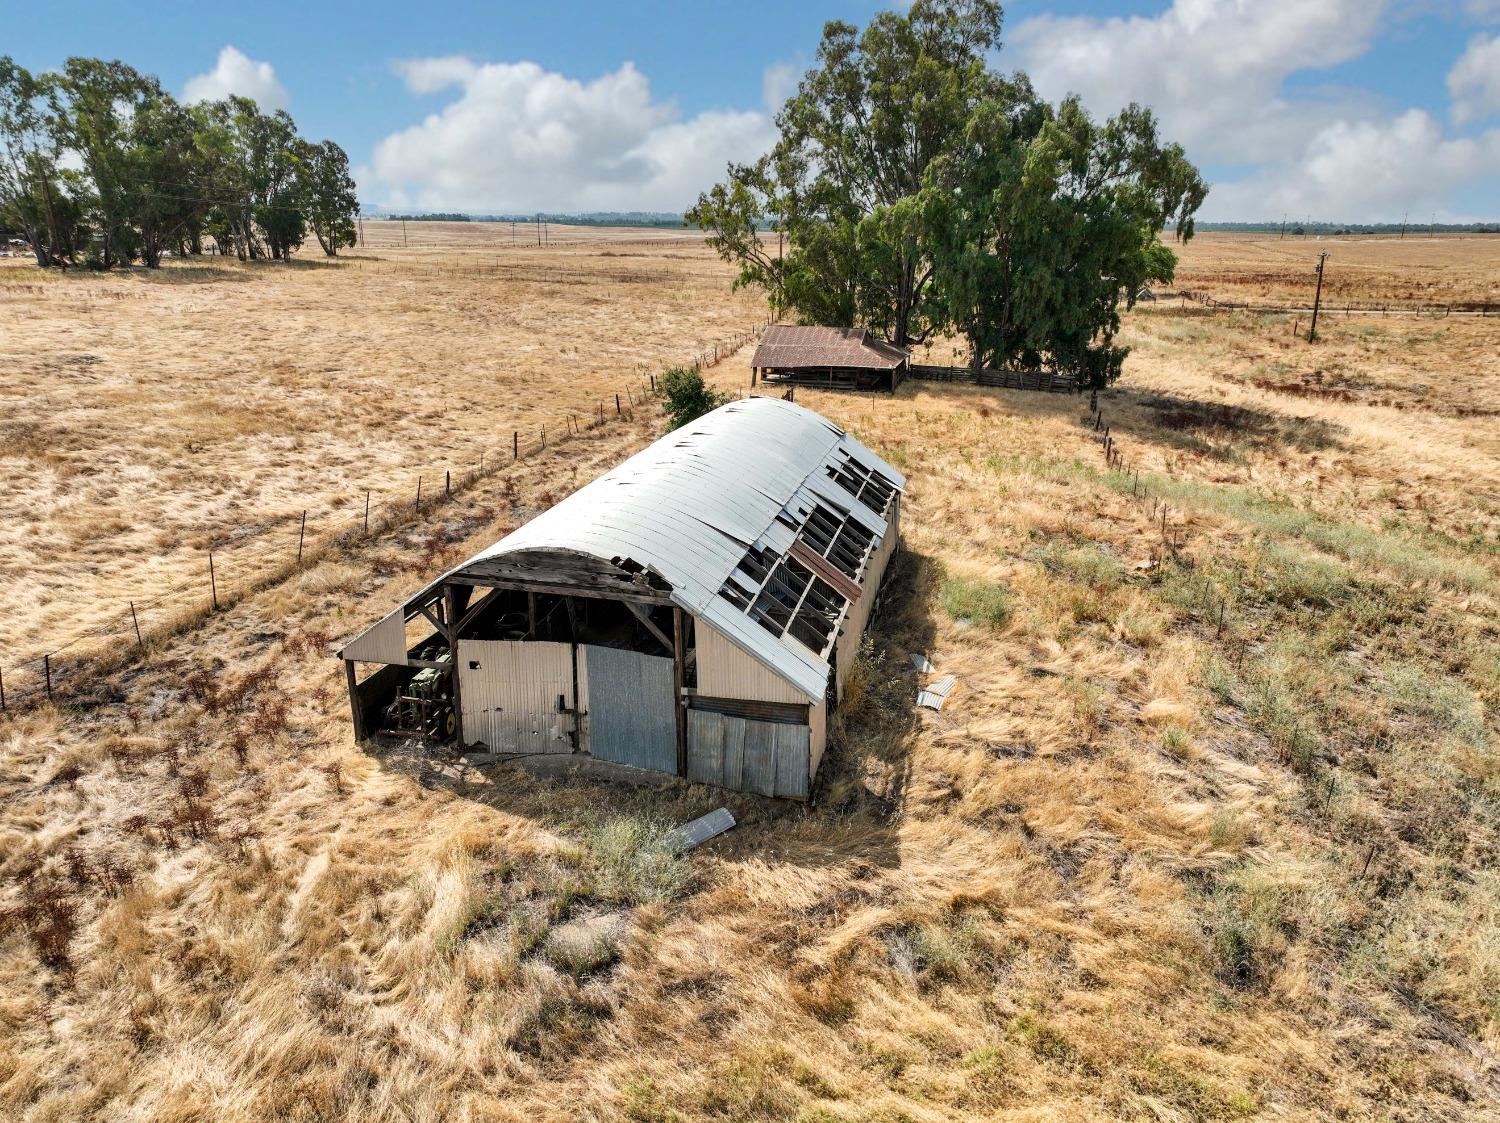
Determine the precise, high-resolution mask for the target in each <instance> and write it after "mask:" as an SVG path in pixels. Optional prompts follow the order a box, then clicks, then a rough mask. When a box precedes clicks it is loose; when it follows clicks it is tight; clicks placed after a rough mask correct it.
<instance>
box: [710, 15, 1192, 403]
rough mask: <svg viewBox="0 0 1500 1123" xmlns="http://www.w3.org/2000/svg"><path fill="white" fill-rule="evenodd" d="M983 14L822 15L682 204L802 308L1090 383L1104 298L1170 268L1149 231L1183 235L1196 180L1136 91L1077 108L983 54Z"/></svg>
mask: <svg viewBox="0 0 1500 1123" xmlns="http://www.w3.org/2000/svg"><path fill="white" fill-rule="evenodd" d="M1000 25H1001V9H1000V5H999V4H998V3H995V2H994V0H916V3H914V4H912V5H911V7H910V9H908V10H907V11H904V12H882V13H880V14H879V15H877V16H875V17H874V19H873V20H871V22H870V23H869V25H868V26H867V27H866V28H865V29H864V30H863V31H862V32H861V31H860V29H858V28H856V27H853V26H851V25H850V24H847V23H844V22H841V21H835V22H832V23H829V24H828V25H827V26H826V27H825V28H824V31H823V40H822V43H821V45H820V46H819V48H818V55H817V65H816V66H815V67H814V69H812V70H810V71H808V72H807V74H806V75H805V76H804V77H803V78H802V81H801V83H800V84H799V86H798V89H797V92H796V94H795V95H794V96H793V97H791V98H790V99H789V100H788V101H787V102H786V104H785V105H784V106H782V108H781V110H780V111H779V112H778V114H777V116H776V124H777V128H778V130H779V132H780V139H779V141H778V143H777V144H776V145H775V147H774V148H773V149H772V150H771V152H770V153H769V154H767V155H766V156H765V157H763V158H761V159H760V160H758V161H756V162H755V163H753V164H744V165H735V164H731V165H730V167H729V171H728V177H727V179H726V181H725V182H723V183H721V184H719V185H718V186H716V187H715V188H713V189H712V190H711V191H709V192H707V193H706V194H704V195H702V196H701V197H700V198H699V200H698V203H697V205H696V206H695V207H693V208H692V210H690V211H689V212H688V214H687V216H686V217H687V219H688V220H689V221H690V222H692V223H693V224H695V225H697V226H699V227H701V228H702V229H704V230H706V231H707V232H708V234H709V244H710V245H712V246H714V247H715V248H717V249H718V251H719V252H720V254H721V255H722V256H723V257H724V258H726V259H727V260H730V261H733V262H735V263H737V264H738V265H739V267H740V275H739V280H740V283H755V284H759V285H762V286H764V287H765V288H766V290H767V291H768V292H769V293H770V299H771V302H772V304H773V305H774V306H775V307H776V308H777V309H778V310H779V311H781V312H783V313H784V314H787V315H790V316H793V317H795V318H797V319H800V320H802V321H803V322H807V323H818V324H830V325H836V326H849V327H853V326H864V327H869V328H871V329H873V330H875V331H876V332H878V333H880V334H881V335H883V336H884V337H885V338H886V339H887V340H889V341H890V342H892V343H895V344H897V345H899V346H911V345H916V344H921V343H923V342H925V341H927V340H930V339H933V338H935V337H938V336H959V337H962V338H963V339H965V340H966V341H967V342H968V345H969V351H970V355H971V361H972V362H973V363H974V364H975V365H984V366H990V367H1013V368H1037V367H1047V368H1050V369H1053V370H1057V371H1060V372H1064V373H1068V374H1072V375H1074V376H1075V377H1077V378H1078V379H1079V380H1080V381H1081V382H1082V383H1083V384H1085V385H1092V386H1102V385H1106V384H1107V383H1109V382H1111V381H1113V380H1114V379H1115V378H1117V377H1118V376H1119V373H1120V369H1121V364H1122V363H1123V361H1124V358H1125V355H1126V349H1125V348H1124V347H1121V346H1118V345H1116V343H1115V336H1116V333H1117V332H1118V330H1119V326H1120V317H1119V310H1120V307H1121V304H1122V303H1123V304H1125V305H1126V306H1128V305H1129V304H1130V303H1131V302H1132V301H1133V300H1134V298H1135V294H1136V293H1137V292H1138V291H1139V290H1140V289H1141V287H1142V286H1144V285H1147V284H1149V283H1167V282H1169V281H1170V280H1171V279H1172V276H1173V273H1174V270H1175V267H1176V255H1175V254H1173V253H1172V251H1171V250H1170V249H1168V248H1167V247H1166V246H1165V245H1163V244H1162V242H1161V239H1160V237H1159V235H1160V234H1161V232H1162V231H1163V230H1164V229H1165V228H1166V227H1167V226H1169V225H1170V226H1172V227H1174V230H1175V233H1176V235H1177V237H1179V238H1182V239H1186V238H1189V237H1191V236H1192V234H1193V218H1194V215H1195V213H1196V212H1197V210H1198V208H1199V206H1200V205H1201V204H1202V202H1203V199H1204V197H1205V195H1206V194H1207V187H1206V186H1205V185H1204V182H1203V180H1202V178H1201V177H1200V176H1199V174H1198V171H1197V169H1196V168H1194V166H1193V165H1192V164H1191V163H1189V162H1188V160H1187V158H1186V156H1185V154H1184V153H1183V150H1182V149H1181V148H1180V147H1179V146H1177V145H1175V144H1166V143H1163V142H1162V141H1161V140H1160V139H1159V138H1158V136H1157V128H1156V121H1155V119H1154V118H1153V116H1152V114H1151V112H1150V111H1149V110H1147V109H1143V108H1141V107H1140V106H1136V105H1131V106H1129V107H1127V108H1126V109H1124V110H1122V111H1121V112H1120V114H1119V115H1118V116H1115V117H1113V118H1110V119H1109V120H1107V121H1103V122H1097V121H1095V120H1093V119H1092V118H1091V117H1090V116H1089V115H1088V114H1087V113H1086V112H1085V111H1084V109H1083V107H1082V105H1081V104H1080V103H1079V102H1078V100H1077V99H1076V98H1068V99H1066V100H1064V101H1063V102H1062V103H1061V104H1059V105H1051V104H1049V103H1047V102H1045V101H1043V100H1042V99H1041V98H1039V97H1038V96H1037V95H1036V93H1035V92H1034V91H1033V90H1032V87H1031V83H1030V81H1029V80H1028V79H1027V77H1026V76H1025V75H1024V74H1020V73H1016V74H1011V75H1002V74H999V73H997V72H995V71H993V70H992V69H990V67H989V66H988V65H987V59H988V58H989V57H990V56H991V55H992V53H993V52H994V51H995V50H996V49H998V47H999V45H1000ZM767 227H769V228H771V229H773V230H775V231H776V232H778V234H779V235H780V237H779V238H778V239H776V240H771V239H768V238H765V237H762V236H761V235H762V233H763V232H764V230H765V229H766V228H767Z"/></svg>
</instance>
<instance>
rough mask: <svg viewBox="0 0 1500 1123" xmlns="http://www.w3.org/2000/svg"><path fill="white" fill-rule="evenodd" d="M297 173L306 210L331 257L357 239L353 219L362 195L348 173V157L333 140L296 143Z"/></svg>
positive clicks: (310, 224) (321, 243)
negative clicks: (355, 191)
mask: <svg viewBox="0 0 1500 1123" xmlns="http://www.w3.org/2000/svg"><path fill="white" fill-rule="evenodd" d="M297 160H298V167H297V174H298V182H299V185H300V194H301V202H302V210H303V213H304V214H306V215H307V222H308V225H309V226H311V227H312V231H313V235H314V236H315V237H316V238H317V239H318V245H319V246H321V247H322V248H323V253H324V254H326V255H327V256H328V257H337V256H338V252H339V249H340V248H341V247H343V246H352V245H354V242H355V228H354V219H355V216H356V215H358V214H359V199H358V198H357V197H356V196H355V194H354V179H353V177H352V176H350V174H349V157H348V155H346V154H345V152H344V150H343V149H342V148H340V147H339V146H338V145H337V144H335V143H334V142H333V141H331V140H325V141H323V142H322V143H320V144H312V143H309V142H308V141H301V142H299V143H298V145H297Z"/></svg>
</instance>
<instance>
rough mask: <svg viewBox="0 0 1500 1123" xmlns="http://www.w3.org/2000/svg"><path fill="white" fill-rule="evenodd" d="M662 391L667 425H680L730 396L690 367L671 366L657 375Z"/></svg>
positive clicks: (674, 426)
mask: <svg viewBox="0 0 1500 1123" xmlns="http://www.w3.org/2000/svg"><path fill="white" fill-rule="evenodd" d="M661 388H662V392H663V393H665V394H666V396H667V406H666V409H667V418H668V421H669V424H668V425H667V428H668V429H681V428H682V427H683V426H684V425H686V424H687V423H688V422H690V421H695V420H697V419H698V418H700V417H702V416H703V415H704V414H705V413H708V412H709V411H710V410H715V409H718V408H719V407H720V406H721V405H724V404H725V403H726V402H728V401H729V400H730V398H729V395H728V394H721V393H720V392H719V391H717V390H715V389H714V388H713V387H712V386H710V385H709V384H708V383H706V382H704V381H703V375H702V373H701V372H699V371H697V370H694V369H693V368H692V367H673V368H672V369H671V370H669V371H667V372H666V373H665V374H663V375H662V376H661Z"/></svg>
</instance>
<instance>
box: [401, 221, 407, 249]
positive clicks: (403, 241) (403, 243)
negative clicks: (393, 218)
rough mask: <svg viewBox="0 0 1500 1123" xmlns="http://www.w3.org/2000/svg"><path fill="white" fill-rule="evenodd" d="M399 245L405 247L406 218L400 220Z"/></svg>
mask: <svg viewBox="0 0 1500 1123" xmlns="http://www.w3.org/2000/svg"><path fill="white" fill-rule="evenodd" d="M401 246H402V248H403V249H405V248H406V219H404V218H403V219H402V220H401Z"/></svg>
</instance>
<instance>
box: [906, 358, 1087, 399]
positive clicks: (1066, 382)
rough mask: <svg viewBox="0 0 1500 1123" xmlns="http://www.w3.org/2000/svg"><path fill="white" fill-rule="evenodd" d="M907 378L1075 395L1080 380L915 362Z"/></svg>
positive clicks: (1037, 372) (1041, 372)
mask: <svg viewBox="0 0 1500 1123" xmlns="http://www.w3.org/2000/svg"><path fill="white" fill-rule="evenodd" d="M908 376H909V377H911V378H919V379H921V380H922V381H924V382H967V383H970V384H972V385H976V386H993V387H996V388H998V389H1001V390H1039V391H1042V392H1043V393H1048V394H1072V393H1076V392H1077V390H1078V380H1077V379H1076V378H1074V377H1073V376H1072V375H1071V374H1054V373H1052V372H1051V371H1046V370H996V369H994V368H992V367H983V368H982V369H980V370H979V371H978V372H975V370H974V368H972V367H941V366H931V365H928V364H925V363H912V365H911V370H910V371H909V372H908Z"/></svg>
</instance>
